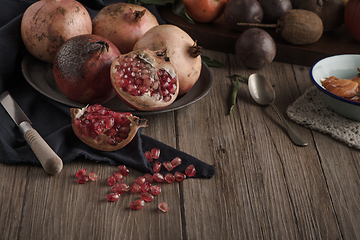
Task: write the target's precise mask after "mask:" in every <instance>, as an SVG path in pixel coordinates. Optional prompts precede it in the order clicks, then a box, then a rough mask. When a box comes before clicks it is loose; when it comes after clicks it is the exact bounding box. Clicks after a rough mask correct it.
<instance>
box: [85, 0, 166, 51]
mask: <svg viewBox="0 0 360 240" xmlns="http://www.w3.org/2000/svg"><path fill="white" fill-rule="evenodd" d="M157 25H159V23H158V21H157V19H156V17H155V16H154V15H153V14H152V13H151V12H150V11H149V10H147V9H146V8H145V7H143V6H139V5H135V4H130V3H122V2H119V3H114V4H111V5H108V6H106V7H104V8H103V9H101V10H100V12H99V13H98V14H97V15H96V16H95V18H94V19H93V20H92V28H93V34H96V35H99V36H102V37H105V38H107V39H109V40H110V41H111V42H113V43H114V44H115V46H116V47H117V48H118V49H119V50H120V52H121V53H122V54H125V53H128V52H130V51H132V50H133V47H134V45H135V43H136V42H137V41H138V40H139V38H140V37H141V36H142V35H143V34H144V33H145V32H146V31H148V30H149V29H151V28H152V27H154V26H157Z"/></svg>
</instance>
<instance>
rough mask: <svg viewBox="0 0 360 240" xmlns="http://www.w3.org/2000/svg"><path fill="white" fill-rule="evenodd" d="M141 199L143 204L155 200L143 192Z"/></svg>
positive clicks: (149, 194)
mask: <svg viewBox="0 0 360 240" xmlns="http://www.w3.org/2000/svg"><path fill="white" fill-rule="evenodd" d="M141 199H143V200H144V201H145V202H152V201H154V199H155V198H154V196H153V195H152V194H151V193H148V192H143V193H141Z"/></svg>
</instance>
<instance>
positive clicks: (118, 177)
mask: <svg viewBox="0 0 360 240" xmlns="http://www.w3.org/2000/svg"><path fill="white" fill-rule="evenodd" d="M112 175H113V176H114V178H115V179H116V181H117V182H121V181H122V180H123V179H124V176H123V175H122V174H121V173H119V172H114V173H113V174H112Z"/></svg>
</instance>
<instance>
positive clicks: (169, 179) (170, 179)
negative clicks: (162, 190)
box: [164, 173, 175, 183]
mask: <svg viewBox="0 0 360 240" xmlns="http://www.w3.org/2000/svg"><path fill="white" fill-rule="evenodd" d="M164 179H165V181H166V182H168V183H173V182H174V181H175V177H174V175H172V174H171V173H167V174H166V175H165V177H164Z"/></svg>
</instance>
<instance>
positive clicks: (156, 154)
mask: <svg viewBox="0 0 360 240" xmlns="http://www.w3.org/2000/svg"><path fill="white" fill-rule="evenodd" d="M151 156H152V158H153V159H158V158H159V157H160V149H158V148H153V149H151Z"/></svg>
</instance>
